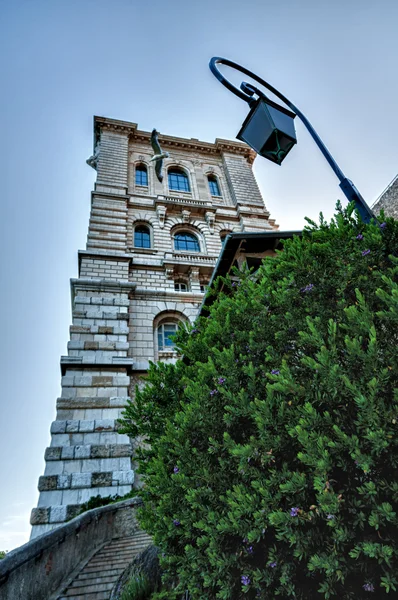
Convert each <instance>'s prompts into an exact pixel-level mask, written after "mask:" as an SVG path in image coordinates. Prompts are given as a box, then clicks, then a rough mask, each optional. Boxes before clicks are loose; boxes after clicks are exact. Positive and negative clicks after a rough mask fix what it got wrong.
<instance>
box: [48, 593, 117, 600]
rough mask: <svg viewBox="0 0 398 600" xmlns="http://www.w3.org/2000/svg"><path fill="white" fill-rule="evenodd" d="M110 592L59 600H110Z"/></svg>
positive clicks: (65, 597)
mask: <svg viewBox="0 0 398 600" xmlns="http://www.w3.org/2000/svg"><path fill="white" fill-rule="evenodd" d="M109 596H110V592H108V591H106V592H94V593H93V594H83V595H81V594H79V595H77V596H65V595H64V596H59V597H58V599H57V600H109Z"/></svg>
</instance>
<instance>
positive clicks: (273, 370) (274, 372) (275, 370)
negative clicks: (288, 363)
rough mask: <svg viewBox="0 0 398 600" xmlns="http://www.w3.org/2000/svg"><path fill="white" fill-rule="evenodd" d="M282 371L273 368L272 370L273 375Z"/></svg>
mask: <svg viewBox="0 0 398 600" xmlns="http://www.w3.org/2000/svg"><path fill="white" fill-rule="evenodd" d="M279 373H280V371H279V369H272V371H271V375H279Z"/></svg>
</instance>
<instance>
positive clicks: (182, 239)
mask: <svg viewBox="0 0 398 600" xmlns="http://www.w3.org/2000/svg"><path fill="white" fill-rule="evenodd" d="M174 249H175V250H182V251H183V252H200V244H199V240H198V238H197V237H196V236H195V235H194V234H193V233H189V232H187V231H179V232H178V233H176V234H175V236H174Z"/></svg>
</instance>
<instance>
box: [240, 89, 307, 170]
mask: <svg viewBox="0 0 398 600" xmlns="http://www.w3.org/2000/svg"><path fill="white" fill-rule="evenodd" d="M295 116H296V115H295V114H294V113H293V112H291V111H290V110H287V108H284V107H283V106H279V104H276V103H275V102H272V100H269V99H267V101H265V100H263V98H259V99H258V100H256V101H255V102H253V105H252V108H251V110H250V112H249V114H248V115H247V117H246V119H245V121H244V123H243V125H242V129H241V130H240V131H239V133H238V135H237V136H236V137H237V138H238V140H242V142H246V144H248V145H249V146H250V147H251V148H253V150H255V151H256V152H257V154H259V155H260V156H263V157H264V158H268V159H269V160H271V161H272V162H274V163H276V164H277V165H280V164H281V163H282V161H283V159H284V158H285V157H286V155H287V154H288V152H290V150H291V149H292V148H293V146H294V144H296V143H297V138H296V131H295V128H294V121H293V119H294V117H295Z"/></svg>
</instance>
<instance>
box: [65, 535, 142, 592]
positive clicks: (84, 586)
mask: <svg viewBox="0 0 398 600" xmlns="http://www.w3.org/2000/svg"><path fill="white" fill-rule="evenodd" d="M151 541H152V540H151V538H150V537H149V536H148V535H147V534H146V533H145V532H141V531H140V532H137V534H136V535H132V536H129V537H125V538H115V539H114V540H112V541H110V542H108V543H107V544H106V545H105V546H103V547H102V548H100V549H99V550H98V552H96V554H94V556H92V557H91V559H90V560H89V561H88V563H87V564H86V565H85V566H84V567H83V569H82V570H81V571H80V573H79V574H78V575H77V576H76V577H75V579H74V580H73V581H72V583H70V584H69V586H68V588H67V589H65V590H64V591H63V593H62V595H61V596H59V597H58V599H57V600H109V596H110V594H111V590H112V589H113V586H114V585H115V583H116V581H117V580H118V577H119V576H120V574H121V573H122V572H123V571H124V569H125V568H126V567H127V565H128V564H129V563H130V562H131V561H132V559H133V558H134V556H136V555H137V554H139V553H140V552H142V551H143V550H145V548H146V547H147V546H148V545H149V544H150V543H151Z"/></svg>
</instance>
